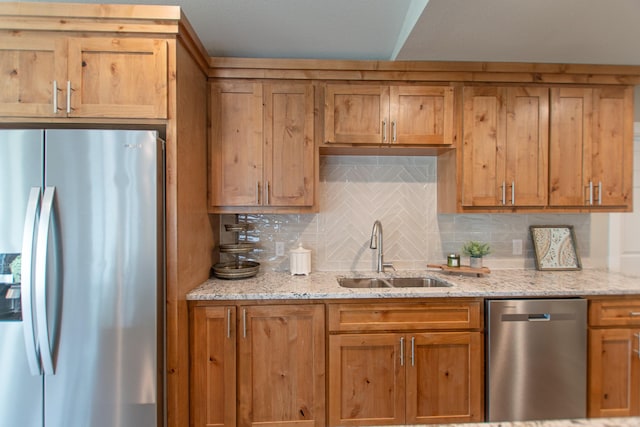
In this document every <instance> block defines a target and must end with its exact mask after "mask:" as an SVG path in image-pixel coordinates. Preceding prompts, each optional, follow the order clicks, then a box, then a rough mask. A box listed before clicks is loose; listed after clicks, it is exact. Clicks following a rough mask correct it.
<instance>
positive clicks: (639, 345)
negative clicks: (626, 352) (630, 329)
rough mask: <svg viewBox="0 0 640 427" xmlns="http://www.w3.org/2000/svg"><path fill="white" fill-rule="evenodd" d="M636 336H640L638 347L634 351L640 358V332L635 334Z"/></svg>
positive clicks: (639, 337)
mask: <svg viewBox="0 0 640 427" xmlns="http://www.w3.org/2000/svg"><path fill="white" fill-rule="evenodd" d="M633 336H634V337H636V338H638V348H637V350H633V352H634V353H636V354H637V355H638V359H640V334H633Z"/></svg>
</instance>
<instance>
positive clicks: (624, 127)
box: [549, 87, 633, 209]
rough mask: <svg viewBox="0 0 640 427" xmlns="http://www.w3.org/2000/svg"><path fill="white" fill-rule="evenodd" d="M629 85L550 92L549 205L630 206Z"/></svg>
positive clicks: (630, 123)
mask: <svg viewBox="0 0 640 427" xmlns="http://www.w3.org/2000/svg"><path fill="white" fill-rule="evenodd" d="M632 114H633V93H632V89H631V88H629V87H624V88H620V87H613V88H602V89H600V88H595V89H594V88H553V89H552V90H551V136H550V165H549V167H550V170H549V174H550V178H549V179H550V195H549V204H550V205H551V206H567V207H590V208H595V209H597V208H598V207H604V208H606V207H613V208H622V209H631V205H632V200H631V199H632V194H631V187H632V179H633V170H632V169H633V164H632V162H633V160H632V158H633V157H632V150H633V117H632Z"/></svg>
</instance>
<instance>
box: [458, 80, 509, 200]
mask: <svg viewBox="0 0 640 427" xmlns="http://www.w3.org/2000/svg"><path fill="white" fill-rule="evenodd" d="M463 96H464V119H463V120H464V125H463V127H464V141H463V147H462V154H463V160H462V167H463V171H462V205H463V206H502V205H503V203H504V201H505V199H504V197H503V195H504V194H505V191H506V188H505V187H504V186H505V185H506V183H505V176H504V173H505V161H506V158H505V150H506V134H507V132H506V126H507V124H506V102H505V96H506V93H505V89H504V88H498V87H465V88H464V95H463Z"/></svg>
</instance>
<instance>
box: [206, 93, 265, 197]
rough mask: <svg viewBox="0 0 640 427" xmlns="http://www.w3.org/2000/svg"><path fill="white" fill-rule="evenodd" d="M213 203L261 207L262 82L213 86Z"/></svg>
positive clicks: (211, 167)
mask: <svg viewBox="0 0 640 427" xmlns="http://www.w3.org/2000/svg"><path fill="white" fill-rule="evenodd" d="M210 138H211V152H210V156H211V159H210V164H211V166H210V185H209V188H210V192H211V204H212V205H213V206H258V205H260V204H261V198H260V190H261V188H260V185H261V182H262V85H261V84H259V83H252V82H224V83H213V84H212V85H211V132H210Z"/></svg>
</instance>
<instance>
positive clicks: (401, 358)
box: [400, 337, 404, 366]
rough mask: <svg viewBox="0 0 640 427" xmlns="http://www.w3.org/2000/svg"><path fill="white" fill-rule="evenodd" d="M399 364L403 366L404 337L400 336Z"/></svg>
mask: <svg viewBox="0 0 640 427" xmlns="http://www.w3.org/2000/svg"><path fill="white" fill-rule="evenodd" d="M400 366H404V337H400Z"/></svg>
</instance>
